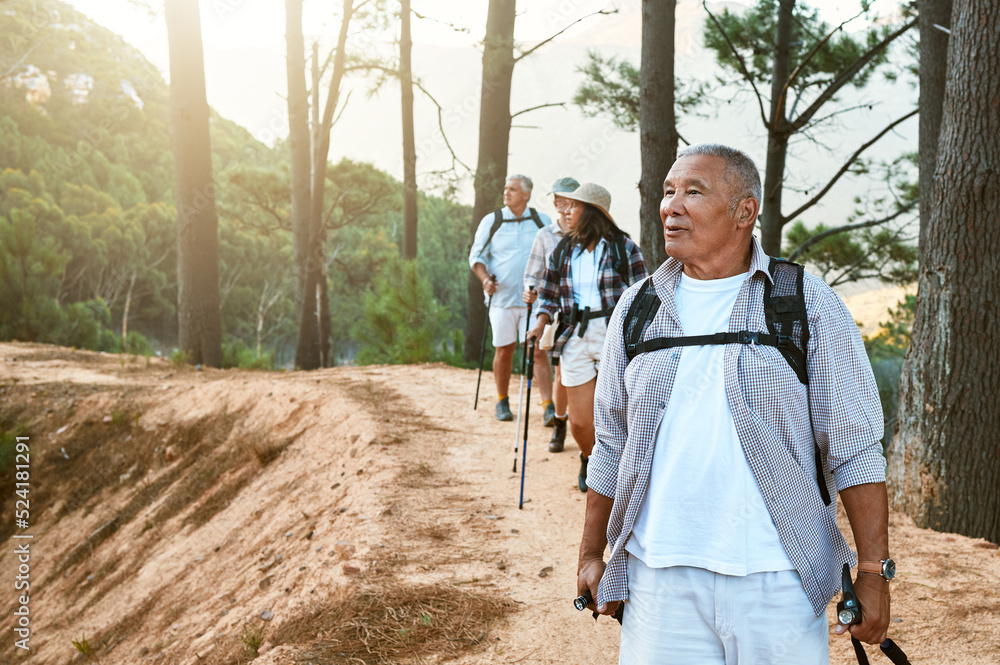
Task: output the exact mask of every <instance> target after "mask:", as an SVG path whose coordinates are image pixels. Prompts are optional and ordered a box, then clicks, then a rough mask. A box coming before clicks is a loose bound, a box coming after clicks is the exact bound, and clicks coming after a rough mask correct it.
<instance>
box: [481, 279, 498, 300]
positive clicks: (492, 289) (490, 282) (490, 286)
mask: <svg viewBox="0 0 1000 665" xmlns="http://www.w3.org/2000/svg"><path fill="white" fill-rule="evenodd" d="M483 292H484V293H485V294H486V295H488V296H491V295H493V294H494V293H496V292H497V278H496V277H495V276H493V275H489V276H487V277H486V279H484V280H483Z"/></svg>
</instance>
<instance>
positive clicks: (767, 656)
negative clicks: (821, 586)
mask: <svg viewBox="0 0 1000 665" xmlns="http://www.w3.org/2000/svg"><path fill="white" fill-rule="evenodd" d="M628 594H629V599H628V601H627V602H626V603H625V616H624V619H623V622H622V633H621V647H620V648H619V652H618V662H619V664H620V665H625V664H627V665H647V664H648V665H659V664H660V663H668V662H669V663H671V665H821V664H822V665H828V664H829V662H830V646H829V628H828V627H827V623H826V613H825V612H824V613H823V614H821V615H819V616H816V614H815V613H814V612H813V608H812V604H811V603H810V602H809V599H808V598H807V597H806V593H805V591H803V589H802V580H801V579H800V578H799V574H798V573H797V572H796V571H794V570H782V571H778V572H765V573H753V574H750V575H747V576H745V577H733V576H731V575H721V574H719V573H713V572H712V571H710V570H705V569H704V568H690V567H686V566H673V567H670V568H650V567H648V566H647V565H646V564H644V563H643V562H642V559H639V558H637V557H635V556H632V555H631V554H629V555H628Z"/></svg>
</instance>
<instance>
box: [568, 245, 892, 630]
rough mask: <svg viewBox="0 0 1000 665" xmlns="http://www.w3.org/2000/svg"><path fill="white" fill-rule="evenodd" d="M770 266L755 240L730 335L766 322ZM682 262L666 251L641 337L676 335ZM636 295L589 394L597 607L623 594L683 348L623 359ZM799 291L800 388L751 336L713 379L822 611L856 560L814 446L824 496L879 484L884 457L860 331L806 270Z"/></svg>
mask: <svg viewBox="0 0 1000 665" xmlns="http://www.w3.org/2000/svg"><path fill="white" fill-rule="evenodd" d="M767 266H768V257H767V255H766V254H765V253H764V252H763V250H762V249H761V247H760V245H759V244H758V243H757V240H756V239H754V240H753V253H752V257H751V263H750V271H749V272H748V273H747V277H746V280H745V281H744V282H743V286H742V288H741V290H740V293H739V295H738V296H737V299H736V303H735V305H734V306H733V312H732V315H731V317H730V322H729V331H731V332H739V331H740V330H750V331H766V330H767V326H766V323H765V320H764V303H763V293H764V283H765V280H770V279H771V276H770V274H769V273H768V271H767ZM682 269H683V265H682V264H681V263H680V262H678V261H676V260H674V259H668V260H667V261H666V262H665V263H664V264H663V265H662V266H660V268H659V269H658V270H657V271H656V273H655V274H654V275H653V276H652V278H651V279H652V280H653V283H652V286H653V288H655V290H656V294H657V295H658V296H659V298H660V300H661V302H662V305H661V307H660V309H659V311H658V312H657V313H656V316H655V317H654V319H653V321H652V322H651V324H650V326H649V328H648V329H647V330H646V332H645V333H644V334H643V337H642V339H643V340H647V339H653V338H657V337H680V336H683V335H684V331H683V330H682V329H681V325H680V323H679V321H678V317H677V310H676V307H675V305H674V292H675V289H676V287H677V284H678V282H679V280H680V275H681V270H682ZM637 291H638V289H637V288H630V289H629V290H628V291H626V292H625V294H624V295H623V296H622V299H621V302H620V303H619V306H618V308H617V309H616V310H615V313H614V315H613V316H612V317H611V321H610V323H609V324H608V333H607V337H606V338H605V340H604V349H603V352H602V356H601V371H600V372H599V373H598V376H597V388H596V394H595V397H594V425H595V430H596V439H597V440H596V444H595V446H594V452H593V454H592V455H591V457H590V465H589V469H588V473H587V485H588V486H589V488H590V490H591V491H594V492H597V493H599V494H601V495H603V496H606V497H609V498H613V499H614V506H613V508H612V512H611V518H610V520H609V522H608V531H607V536H608V543H609V546H610V548H611V557H610V559H609V561H608V567H607V569H606V570H605V572H604V577H603V579H602V580H601V584H600V588H599V590H598V593H597V602H598V604H600V603H606V602H610V601H615V600H625V599H627V598H628V580H627V579H626V572H625V568H626V560H627V556H626V551H625V543H626V542H627V541H628V539H629V537H630V536H631V535H632V526H633V524H634V523H635V518H636V516H637V514H638V511H639V506H640V504H641V503H642V500H643V498H644V497H645V495H646V489H647V487H648V486H649V483H650V482H655V479H654V478H651V477H650V474H651V468H652V467H651V465H652V457H653V449H654V447H655V444H656V432H657V430H658V428H659V425H660V420H661V418H662V417H663V414H664V411H665V410H666V406H667V402H668V401H669V400H670V395H671V391H672V389H673V387H674V385H673V384H674V378H675V376H676V373H677V367H678V365H679V363H680V357H681V354H682V353H683V350H682V349H681V348H673V349H663V350H660V351H653V352H650V353H644V354H641V355H638V356H636V357H635V358H633V360H632V361H631V362H630V363H628V364H627V366H626V357H625V349H624V343H623V339H622V324H623V319H624V315H625V313H626V312H627V311H628V308H629V305H630V304H631V302H632V300H633V298H634V297H635V294H636V292H637ZM804 295H805V301H806V308H807V312H808V317H809V331H810V337H809V344H808V349H807V371H808V375H809V385H808V386H805V385H803V384H802V383H800V382H799V380H798V378H797V377H796V375H795V373H794V372H793V371H792V369H791V368H790V367H789V366H788V364H787V363H786V362H785V360H784V358H783V357H782V356H781V355H780V354H779V353H778V350H777V349H775V348H774V347H770V346H761V345H751V344H730V345H728V346H726V350H725V361H724V376H723V377H722V380H724V381H725V385H726V395H727V397H728V400H729V406H730V408H731V410H732V414H733V420H734V423H735V425H736V431H737V433H738V435H739V439H740V443H741V445H742V447H743V453H744V455H745V456H746V458H747V461H748V462H749V464H750V468H751V470H752V471H753V475H754V477H755V478H756V480H757V484H758V486H759V487H760V490H761V494H762V495H763V498H764V503H765V505H766V506H767V508H768V512H769V513H770V515H771V519H772V520H773V522H774V525H775V527H776V528H777V531H778V536H779V538H780V539H781V543H782V545H783V546H784V548H785V551H786V552H787V553H788V556H789V558H790V559H791V560H792V563H793V564H794V565H795V568H796V570H797V571H798V572H799V575H800V577H801V578H802V586H803V589H804V590H805V592H806V595H807V596H808V597H809V600H810V601H811V602H812V605H813V609H814V610H815V611H816V614H817V615H819V614H820V613H822V612H823V611H824V610H825V608H826V605H827V603H828V602H829V601H830V599H831V598H832V597H833V596H834V594H835V593H837V591H838V589H839V588H840V571H841V567H842V565H843V564H844V563H845V562H846V563H850V564H851V565H854V563H855V558H854V555H853V554H852V552H851V550H850V548H849V547H848V545H847V543H846V542H845V541H844V538H843V536H842V535H841V533H840V530H839V529H838V528H837V503H836V501H833V502H832V503H831V504H830V505H829V506H826V505H824V503H823V500H822V499H821V498H820V494H819V490H818V487H817V483H816V477H815V474H816V465H815V459H814V450H815V449H816V446H817V445H818V447H819V450H820V452H821V455H822V459H823V461H824V465H823V468H824V469H826V470H827V471H828V473H827V474H826V477H825V478H824V479H823V480H824V482H825V483H826V484H827V488H828V489H830V490H831V492H830V495H831V496H834V491H833V490H836V491H839V490H843V489H845V488H847V487H851V486H854V485H860V484H863V483H877V482H884V481H885V460H884V458H883V457H882V447H881V444H880V441H879V440H880V438H881V437H882V429H883V420H882V407H881V403H880V402H879V396H878V389H877V387H876V385H875V379H874V376H873V375H872V370H871V364H870V363H869V362H868V358H867V356H866V355H865V350H864V346H863V344H862V341H861V334H860V333H859V331H858V327H857V325H856V324H855V323H854V319H853V318H852V317H851V314H850V312H848V311H847V307H846V306H845V305H844V303H843V301H841V300H840V298H839V297H838V296H837V294H836V293H834V292H833V290H832V289H831V288H830V287H828V286H827V285H826V284H825V283H824V282H823V281H822V280H820V279H818V278H816V277H814V276H812V275H809V274H808V273H807V274H806V276H805V282H804ZM810 409H811V411H812V427H810ZM814 435H815V439H814V438H813V437H814ZM814 441H815V443H814ZM831 473H832V478H831V476H830V474H831ZM725 481H726V479H725V478H720V479H719V482H725Z"/></svg>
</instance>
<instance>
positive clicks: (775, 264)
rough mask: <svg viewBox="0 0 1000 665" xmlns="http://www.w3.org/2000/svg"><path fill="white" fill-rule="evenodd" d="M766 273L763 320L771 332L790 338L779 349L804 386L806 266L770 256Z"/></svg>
mask: <svg viewBox="0 0 1000 665" xmlns="http://www.w3.org/2000/svg"><path fill="white" fill-rule="evenodd" d="M768 272H769V273H771V279H772V280H773V285H772V282H765V284H764V320H765V321H766V322H767V329H768V331H769V332H770V333H771V334H772V335H781V336H784V337H787V338H790V340H791V342H792V343H791V344H790V345H784V346H779V347H778V351H779V352H780V353H781V355H782V356H784V358H785V361H786V362H787V363H788V365H789V366H790V367H791V368H792V370H793V371H794V372H795V375H796V376H797V377H798V379H799V381H800V382H802V384H803V385H808V384H809V375H808V374H807V373H806V351H807V349H808V348H809V347H808V345H809V315H808V313H807V312H806V299H805V294H804V287H803V282H804V279H805V269H804V268H803V267H802V266H801V265H799V264H798V263H792V262H791V261H786V260H784V259H776V258H773V257H772V258H771V260H770V262H769V263H768Z"/></svg>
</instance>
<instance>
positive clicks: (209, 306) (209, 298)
mask: <svg viewBox="0 0 1000 665" xmlns="http://www.w3.org/2000/svg"><path fill="white" fill-rule="evenodd" d="M164 16H165V18H166V23H167V44H168V48H169V52H170V134H171V147H172V149H173V154H174V189H175V198H176V201H177V318H178V329H179V333H180V335H179V336H180V342H179V343H180V348H181V351H183V352H184V353H186V354H187V357H188V361H189V362H191V363H193V364H202V365H207V366H210V367H220V366H221V365H222V323H221V319H220V316H219V234H218V228H219V218H218V216H217V214H216V210H215V183H214V182H213V181H212V148H211V142H210V140H209V126H208V123H209V109H208V100H207V99H206V96H205V62H204V56H203V54H202V43H201V17H200V15H199V13H198V0H167V2H166V3H165V7H164Z"/></svg>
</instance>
